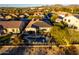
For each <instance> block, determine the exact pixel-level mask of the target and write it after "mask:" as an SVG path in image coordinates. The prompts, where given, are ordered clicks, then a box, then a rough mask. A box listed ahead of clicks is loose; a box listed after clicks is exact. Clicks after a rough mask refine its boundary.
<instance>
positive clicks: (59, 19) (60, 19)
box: [55, 16, 64, 22]
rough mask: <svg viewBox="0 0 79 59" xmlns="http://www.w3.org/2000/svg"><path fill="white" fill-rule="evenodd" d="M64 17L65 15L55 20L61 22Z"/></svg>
mask: <svg viewBox="0 0 79 59" xmlns="http://www.w3.org/2000/svg"><path fill="white" fill-rule="evenodd" d="M63 18H64V17H61V16H58V18H57V19H56V20H55V22H61V21H63Z"/></svg>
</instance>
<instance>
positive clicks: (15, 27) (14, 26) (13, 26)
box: [0, 21, 21, 33]
mask: <svg viewBox="0 0 79 59" xmlns="http://www.w3.org/2000/svg"><path fill="white" fill-rule="evenodd" d="M20 24H21V21H0V25H2V26H3V27H4V28H5V29H6V30H4V33H10V32H12V33H20V30H19V27H20Z"/></svg>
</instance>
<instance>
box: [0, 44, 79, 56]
mask: <svg viewBox="0 0 79 59" xmlns="http://www.w3.org/2000/svg"><path fill="white" fill-rule="evenodd" d="M60 46H67V45H60ZM74 46H76V47H77V50H78V52H79V45H74ZM32 47H34V48H37V47H42V48H45V47H50V46H49V45H36V46H35V45H34V46H4V47H3V48H2V49H0V54H1V55H26V54H29V53H28V51H29V50H30V48H32ZM52 47H53V48H54V47H55V50H56V49H57V47H56V45H52Z"/></svg>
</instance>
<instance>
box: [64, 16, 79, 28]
mask: <svg viewBox="0 0 79 59" xmlns="http://www.w3.org/2000/svg"><path fill="white" fill-rule="evenodd" d="M63 22H65V23H67V24H68V26H69V27H73V28H76V29H79V18H78V17H76V16H74V15H72V16H66V17H64V18H63Z"/></svg>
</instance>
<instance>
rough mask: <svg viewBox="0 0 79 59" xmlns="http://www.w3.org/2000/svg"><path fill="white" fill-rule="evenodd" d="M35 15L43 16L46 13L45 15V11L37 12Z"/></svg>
mask: <svg viewBox="0 0 79 59" xmlns="http://www.w3.org/2000/svg"><path fill="white" fill-rule="evenodd" d="M33 16H41V17H43V16H44V15H43V12H35V13H34V15H33Z"/></svg>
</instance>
